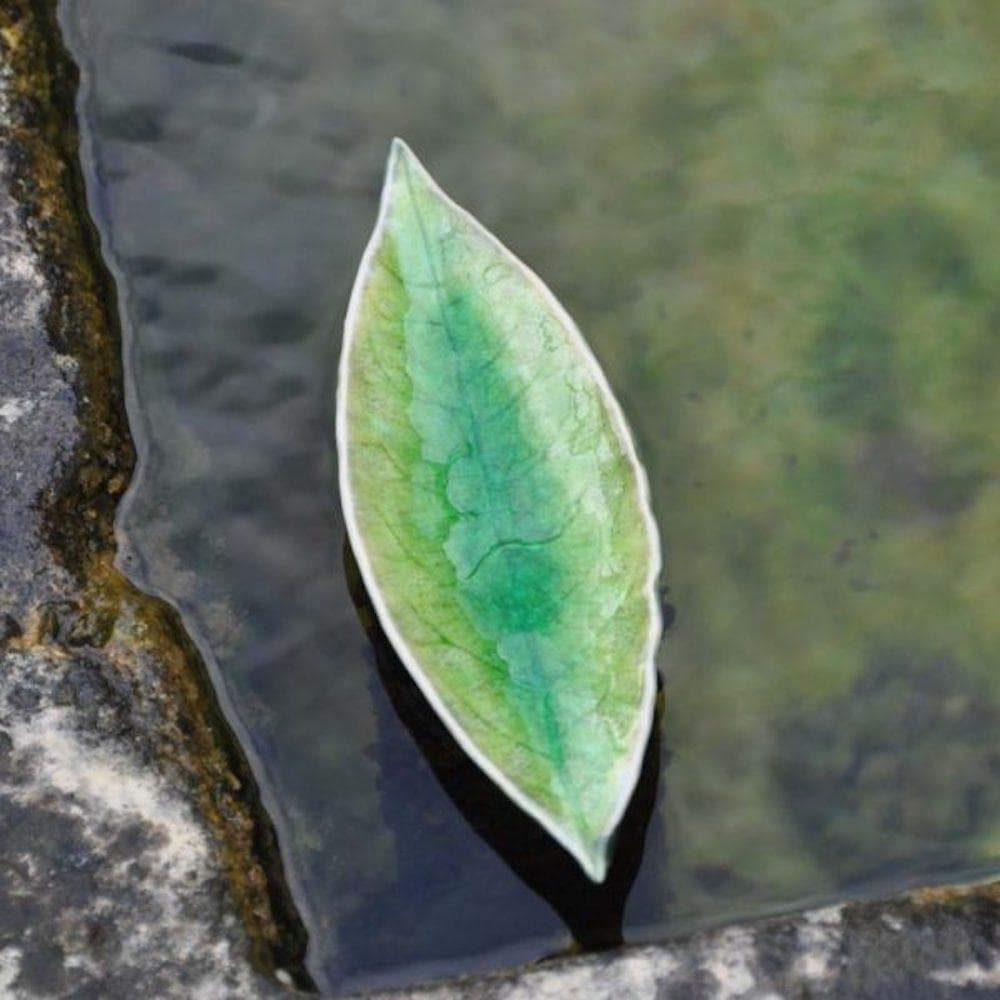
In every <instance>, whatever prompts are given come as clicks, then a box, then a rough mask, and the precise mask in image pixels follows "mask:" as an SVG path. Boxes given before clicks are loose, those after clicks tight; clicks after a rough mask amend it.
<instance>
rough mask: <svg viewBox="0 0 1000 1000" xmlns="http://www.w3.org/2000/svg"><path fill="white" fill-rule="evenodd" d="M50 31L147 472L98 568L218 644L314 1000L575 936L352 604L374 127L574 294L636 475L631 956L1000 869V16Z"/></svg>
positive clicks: (448, 6) (357, 19)
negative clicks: (73, 62) (761, 920)
mask: <svg viewBox="0 0 1000 1000" xmlns="http://www.w3.org/2000/svg"><path fill="white" fill-rule="evenodd" d="M62 17H63V22H64V24H65V26H66V29H67V34H68V40H69V42H70V44H71V47H72V49H73V51H74V53H75V55H76V57H77V59H78V61H79V63H80V65H81V70H82V74H83V82H84V90H83V93H82V97H81V115H82V125H83V132H84V143H85V154H86V160H87V170H88V175H89V176H88V184H89V196H90V199H91V204H92V207H93V211H94V214H95V217H96V219H97V222H98V224H99V226H100V228H101V231H102V237H103V240H104V246H105V250H106V253H107V255H108V259H109V261H110V262H111V264H112V266H113V268H114V270H115V272H116V275H117V277H118V280H119V287H120V290H121V296H122V308H123V315H124V321H125V328H126V330H125V332H126V338H127V359H126V360H127V366H128V373H129V378H130V383H131V384H130V391H131V396H132V398H131V420H132V426H133V431H134V433H135V434H136V436H137V438H138V442H139V445H140V450H141V455H142V461H141V468H140V472H139V475H138V476H137V479H136V481H135V483H134V484H133V486H132V489H131V491H130V494H129V497H128V501H127V503H126V505H125V506H124V508H123V510H122V513H121V518H120V529H121V534H122V537H123V540H124V552H123V557H122V559H123V565H124V566H125V567H126V569H127V570H128V572H129V573H130V574H131V575H132V576H133V577H134V578H135V579H136V580H137V581H139V582H140V583H141V584H142V585H144V586H146V587H148V588H150V589H152V590H155V591H157V592H159V593H162V594H164V595H166V596H168V597H169V598H170V599H171V600H172V601H174V602H175V603H176V604H177V605H178V607H179V608H180V609H181V611H182V612H183V615H184V617H185V620H186V621H187V623H188V626H189V628H190V630H191V632H192V634H193V635H194V636H195V637H196V638H197V640H198V641H199V643H200V645H201V646H202V649H203V650H204V652H205V653H206V656H207V657H208V658H209V660H210V663H211V665H212V668H213V672H214V674H215V676H216V680H217V682H218V683H219V684H220V685H221V691H222V695H223V697H224V700H225V702H226V707H227V709H228V711H229V713H230V715H231V717H232V719H233V722H234V725H236V726H237V728H238V730H239V731H240V732H241V734H242V736H243V738H244V740H245V742H246V744H247V746H248V748H249V751H250V753H251V755H252V757H253V759H254V762H255V765H256V767H257V771H258V775H259V777H260V780H261V783H262V786H263V789H264V793H265V797H266V800H267V803H268V806H269V808H270V809H271V812H272V814H273V816H274V818H275V820H276V822H277V824H278V827H279V830H280V832H281V836H282V846H283V851H284V856H285V860H286V865H287V868H288V873H289V877H290V879H291V881H292V883H293V886H294V888H295V890H296V892H297V895H298V898H299V901H300V904H301V906H302V909H303V914H304V917H305V919H306V921H307V923H308V925H309V929H310V933H311V944H310V956H309V960H310V966H311V969H312V971H313V973H314V974H315V976H316V978H317V980H318V981H319V982H320V984H321V985H322V986H324V987H325V988H328V989H347V988H358V987H361V986H364V985H371V984H376V983H406V982H411V981H413V980H415V979H419V978H425V977H427V976H432V975H438V974H444V973H451V972H456V971H465V970H474V969H484V968H490V967H495V966H497V965H501V964H505V963H509V962H514V961H519V960H525V959H529V958H534V957H538V956H541V955H544V954H547V953H551V952H552V951H556V950H559V949H560V948H563V947H565V946H566V945H567V944H568V942H569V935H568V933H567V931H566V930H565V926H564V924H563V922H562V921H561V920H560V918H559V916H557V914H556V912H555V910H554V909H553V908H552V907H551V906H550V905H549V904H548V903H547V902H545V901H544V899H543V898H542V897H541V896H540V895H538V894H536V893H535V892H533V891H532V890H531V889H529V888H528V887H527V885H526V884H525V882H524V881H522V879H521V878H520V877H519V876H518V875H516V874H515V873H514V871H513V870H512V868H511V866H510V865H508V863H507V862H506V861H504V860H502V859H501V857H500V855H499V854H498V853H496V851H495V850H494V848H493V847H491V846H490V843H493V844H494V846H496V847H498V849H500V850H506V851H507V852H508V855H510V853H511V852H514V855H515V856H514V858H513V861H514V867H518V864H519V861H518V858H517V857H516V854H517V851H518V850H519V848H518V843H521V844H522V847H523V845H524V843H526V841H518V840H517V838H516V837H515V838H514V842H513V846H511V845H510V844H507V845H504V844H501V843H498V842H497V836H495V834H496V831H495V830H491V829H489V828H488V823H487V824H486V826H487V828H486V829H484V830H483V831H482V832H484V833H485V834H486V837H485V839H484V838H483V837H480V836H479V835H478V834H477V833H476V832H474V831H473V829H472V827H471V826H470V823H469V822H467V820H466V818H464V817H463V813H462V811H460V809H459V808H456V804H455V802H453V801H452V798H450V797H449V795H448V794H446V792H445V791H444V790H443V789H442V786H441V785H440V784H439V780H438V777H437V776H436V774H437V775H443V774H445V772H446V771H447V770H448V769H447V767H444V766H442V765H441V763H440V761H439V760H436V759H433V758H434V750H433V747H429V746H428V744H429V743H433V742H434V739H433V735H431V736H428V735H427V732H425V727H430V723H429V722H428V721H427V719H426V718H424V717H423V716H421V714H420V709H419V705H418V706H416V708H415V709H414V710H413V711H410V709H409V708H407V704H408V699H409V694H408V693H407V691H406V687H405V683H402V682H400V681H399V678H398V677H396V675H395V673H394V668H393V664H392V663H391V662H390V660H391V658H388V657H387V656H386V655H385V652H384V650H383V651H382V652H381V653H380V654H379V657H378V664H376V655H375V653H374V652H373V649H372V645H371V643H370V642H369V640H368V638H367V637H366V634H365V631H364V629H363V627H362V625H361V623H360V622H359V618H358V614H357V613H356V612H355V609H354V606H353V604H352V601H351V599H350V596H349V592H348V575H347V574H346V573H345V569H344V561H343V536H344V531H343V525H342V522H341V518H340V511H339V501H338V497H337V494H336V486H335V483H336V475H335V472H336V470H335V455H334V447H333V391H334V373H335V364H336V359H337V356H338V351H339V337H340V325H341V323H342V319H343V315H344V311H345V308H346V302H347V296H348V292H349V289H350V284H351V281H352V279H353V275H354V271H355V269H356V267H357V263H358V260H359V258H360V255H361V251H362V249H363V246H364V243H365V241H366V239H367V236H368V233H369V231H370V228H371V226H372V224H373V222H374V217H375V210H376V204H377V197H378V189H379V185H380V180H381V176H380V175H381V169H382V164H383V160H384V157H385V155H386V153H387V149H388V141H389V139H390V138H391V136H393V135H394V134H399V135H402V136H404V137H406V138H407V139H408V140H409V141H410V142H411V144H412V145H413V146H414V148H415V149H416V151H417V152H418V154H419V155H420V156H421V157H422V158H423V159H424V161H425V162H426V164H427V165H428V166H429V168H430V169H431V170H432V171H433V172H434V173H435V175H436V176H437V178H438V179H439V180H440V181H441V183H442V184H443V186H444V187H445V189H446V190H448V191H449V192H450V193H451V194H452V195H453V196H454V197H455V198H456V199H457V200H458V201H459V202H460V203H462V204H464V205H465V206H467V207H468V208H470V209H471V210H472V211H473V212H474V213H475V214H476V215H477V216H478V217H479V218H480V219H482V220H483V221H484V222H485V223H486V224H487V225H488V226H489V227H490V228H491V229H492V230H493V231H494V232H496V233H497V234H498V235H499V236H500V237H501V238H502V239H503V240H504V241H505V242H506V243H507V244H508V245H509V246H510V247H511V248H512V249H514V251H515V252H517V253H518V254H519V255H520V256H522V257H523V258H524V259H525V260H526V261H528V263H530V264H531V265H533V266H534V267H535V268H536V270H538V271H539V273H540V274H541V275H542V276H543V277H544V278H545V279H546V280H547V281H548V282H549V284H550V285H551V286H552V288H553V290H554V291H555V292H556V294H557V295H558V296H559V297H560V299H561V300H562V301H563V302H564V304H565V305H566V306H567V308H568V309H569V310H570V312H571V313H572V314H573V315H574V316H575V318H576V319H577V321H578V323H579V325H580V326H581V328H582V329H583V331H584V333H585V335H586V336H587V337H588V339H589V341H590V343H591V345H592V346H593V348H594V351H595V353H596V354H597V356H598V358H599V359H600V361H601V362H602V364H603V365H604V367H605V369H606V371H607V373H608V376H609V378H610V380H611V382H612V384H613V386H614V388H615V390H616V392H617V394H618V396H619V398H620V400H621V402H622V404H623V407H624V409H625V411H626V413H627V415H628V417H629V419H630V421H631V423H632V425H633V428H634V430H635V432H636V436H637V439H638V443H639V447H640V451H641V454H642V456H643V458H644V460H645V462H646V465H647V467H648V470H649V473H650V478H651V484H652V489H653V499H654V505H655V509H656V514H657V517H658V520H659V523H660V526H661V532H662V535H663V544H664V555H665V563H666V569H665V573H664V581H665V583H666V584H668V585H669V587H670V592H669V595H668V598H667V599H668V600H669V602H670V603H671V604H672V605H673V607H675V608H676V621H675V622H674V624H673V625H672V626H671V628H670V630H669V633H668V637H667V642H666V643H665V645H664V647H663V649H662V650H661V652H660V656H659V660H658V664H659V667H660V670H661V673H662V674H663V676H664V679H665V696H666V711H665V716H664V720H663V726H662V729H661V730H660V732H661V744H662V745H661V747H660V748H658V749H659V750H660V753H659V779H658V789H659V792H658V797H657V800H656V805H655V808H653V809H652V815H651V817H650V818H649V826H648V830H646V831H645V838H646V843H645V852H644V854H643V855H642V864H641V867H640V868H639V871H638V875H637V877H636V882H635V886H634V888H633V889H632V892H631V895H630V896H629V898H628V905H627V907H626V909H625V915H624V925H625V936H626V938H627V939H628V940H630V941H638V940H644V939H648V938H652V937H655V936H658V935H661V934H664V933H670V932H675V931H679V930H682V929H686V928H689V927H691V926H694V925H698V924H701V923H706V922H712V921H718V920H721V919H724V918H727V917H730V916H733V915H738V914H756V913H762V912H766V911H770V910H773V909H778V908H782V907H790V906H794V905H799V904H802V903H804V902H806V901H810V900H816V899H822V898H833V897H843V896H850V895H858V894H865V893H871V892H875V891H883V890H889V889H891V888H895V887H899V886H903V885H907V884H911V883H913V882H916V881H925V880H933V879H944V878H956V877H960V876H962V875H963V874H971V873H974V872H977V871H982V870H984V869H989V868H990V867H991V866H993V867H994V868H995V867H996V866H997V864H998V863H1000V781H998V779H1000V746H998V739H997V733H998V732H1000V662H998V656H1000V653H998V650H1000V616H998V615H997V614H996V612H995V605H996V597H997V594H998V593H1000V560H998V559H997V555H996V553H997V546H998V543H1000V472H998V470H1000V230H998V228H997V226H996V218H997V208H998V206H1000V124H998V120H997V118H996V114H995V108H996V100H997V97H998V96H1000V67H998V64H997V61H996V59H995V53H996V51H997V46H998V44H1000V10H998V11H995V10H994V9H993V7H992V6H990V5H985V4H979V3H975V2H964V3H963V2H958V3H956V2H954V0H893V2H886V3H884V4H872V3H870V2H869V0H863V2H862V0H832V2H830V3H827V4H822V5H817V4H814V3H806V2H788V0H767V2H765V0H749V2H744V3H740V4H730V3H722V2H713V3H706V2H704V0H676V2H673V3H669V4H664V3H661V2H654V0H631V2H627V3H620V4H607V3H604V2H598V0H576V2H575V3H569V2H568V0H556V2H552V3H547V4H537V3H529V2H527V0H524V2H517V3H511V4H505V5H493V6H490V5H484V4H481V3H475V2H473V0H450V2H444V0H440V2H431V0H410V2H405V3H404V2H403V0H364V2H361V0H357V2H347V0H343V2H330V0H326V2H322V0H296V2H295V3H291V2H278V0H273V2H270V3H257V4H251V3H240V2H236V0H216V2H215V3H212V4H210V5H208V4H203V3H194V2H187V3H175V4H169V5H164V4H159V3H153V2H151V0H127V2H126V0H88V2H87V3H81V2H79V0H64V2H63V5H62ZM410 707H411V708H412V707H413V706H410ZM406 723H409V725H410V727H411V728H412V730H413V734H411V729H409V728H407V724H406ZM414 736H416V737H417V739H416V740H415V738H414ZM418 740H419V741H421V742H422V743H423V744H424V747H425V749H429V751H430V753H431V758H432V759H431V760H430V762H429V760H428V758H427V757H425V755H424V754H423V753H422V752H421V751H420V749H418V745H417V742H418ZM432 764H434V765H435V766H434V767H432ZM654 764H655V761H654ZM453 770H454V769H453ZM648 774H649V775H651V777H650V778H649V780H650V781H653V782H654V787H656V785H655V782H656V770H655V766H652V770H650V771H648ZM445 777H446V780H452V781H453V784H452V786H450V787H449V791H450V793H451V795H452V796H453V797H455V798H456V800H457V802H458V804H459V805H460V806H464V808H465V809H466V814H468V815H469V816H470V819H471V820H472V821H473V823H475V821H476V810H477V809H478V808H479V806H477V805H476V802H478V801H479V799H477V795H478V793H476V794H473V795H471V796H470V795H465V794H464V792H463V789H464V790H466V791H467V790H468V785H469V783H470V782H472V783H474V777H469V776H468V775H464V776H463V775H462V774H459V775H458V777H457V778H456V777H455V775H454V774H452V776H451V778H450V779H449V778H447V775H445ZM455 782H457V784H455ZM650 797H651V796H650ZM470 802H471V803H472V805H471V806H470V805H469V803H470ZM484 808H486V807H485V806H484ZM644 808H645V807H644ZM470 809H471V812H470ZM489 809H499V807H496V805H495V803H494V804H492V805H489ZM489 809H487V812H486V813H484V815H488V816H489V817H493V816H499V817H502V816H503V813H502V810H501V811H499V812H489ZM646 811H648V810H646ZM639 812H640V813H641V812H643V809H640V810H639ZM508 820H509V822H510V823H511V824H513V825H516V820H515V819H510V817H507V820H503V822H507V821H508ZM644 820H645V817H644V816H639V818H638V819H637V821H636V824H635V830H634V831H633V832H632V833H631V834H630V837H631V841H632V845H631V848H630V850H632V851H633V853H634V855H635V857H634V858H633V859H632V860H634V861H636V862H637V859H638V851H639V842H640V841H641V839H642V833H643V825H644ZM497 822H500V820H497ZM481 825H482V824H481ZM519 836H520V834H519ZM525 836H528V835H527V834H525ZM491 838H492V839H491ZM499 839H500V840H502V839H503V838H502V837H501V838H499ZM535 846H536V847H537V845H535ZM524 849H525V850H527V848H524ZM534 849H535V848H532V850H534ZM538 850H541V848H538ZM508 860H510V857H508ZM520 860H522V861H523V860H524V859H523V858H522V859H520ZM623 865H624V866H625V868H627V867H628V864H626V863H625V862H623ZM519 870H522V874H525V872H524V871H523V865H521V868H520V869H519ZM623 871H624V868H623ZM627 874H628V875H630V874H631V872H629V873H627ZM526 877H527V878H529V881H530V879H531V878H532V876H531V874H530V873H528V874H527V875H526ZM623 878H626V876H624V875H623ZM626 881H627V879H626ZM533 884H536V885H537V880H536V882H535V883H533ZM574 891H575V890H574ZM581 898H582V897H581ZM587 898H589V897H587ZM556 902H557V903H559V902H560V901H559V900H556ZM562 902H563V903H565V901H564V900H563V901H562ZM566 905H567V906H569V908H570V909H571V908H572V906H570V905H569V904H566ZM579 905H583V906H584V907H586V905H589V904H587V903H586V902H584V903H582V904H579ZM598 905H603V903H601V904H598V903H594V906H598ZM565 908H566V907H564V910H565ZM612 909H613V907H612Z"/></svg>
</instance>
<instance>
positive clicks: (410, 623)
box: [337, 139, 660, 882]
mask: <svg viewBox="0 0 1000 1000" xmlns="http://www.w3.org/2000/svg"><path fill="white" fill-rule="evenodd" d="M337 446H338V455H339V462H340V491H341V499H342V503H343V508H344V516H345V521H346V524H347V531H348V536H349V539H350V543H351V546H352V548H353V550H354V554H355V557H356V559H357V562H358V566H359V568H360V571H361V575H362V578H363V579H364V582H365V585H366V587H367V589H368V592H369V595H370V597H371V600H372V603H373V605H374V607H375V610H376V612H377V614H378V616H379V619H380V622H381V625H382V627H383V629H384V630H385V632H386V634H387V636H388V638H389V640H390V641H391V642H392V644H393V647H394V648H395V650H396V652H397V653H398V655H399V657H400V659H401V660H402V662H403V664H404V665H405V666H406V668H407V670H408V671H409V672H410V674H411V675H412V676H413V678H414V680H415V681H416V683H417V684H418V685H419V687H420V689H421V691H422V692H423V694H424V695H425V696H426V698H427V700H428V701H429V703H430V704H431V705H432V706H433V708H434V710H435V711H436V712H437V713H438V715H439V716H440V718H441V720H442V721H443V722H444V724H445V725H446V726H447V728H448V730H449V731H450V732H451V734H452V735H453V736H454V737H455V739H456V740H457V741H458V743H459V744H460V745H461V746H462V748H463V749H464V751H465V752H466V753H468V755H469V756H470V757H471V758H472V759H473V760H474V761H475V763H476V764H477V765H478V766H479V767H480V768H482V770H483V771H484V772H485V773H486V774H487V775H488V776H489V777H490V778H491V779H492V780H493V781H494V782H496V784H497V785H498V786H499V787H500V788H501V789H502V790H503V791H504V792H505V793H506V794H507V795H508V796H509V797H510V798H511V799H512V800H513V801H514V802H515V803H517V804H518V805H519V806H520V807H521V808H522V809H524V810H525V811H526V812H527V813H528V814H529V815H531V816H532V817H533V818H534V819H535V820H537V821H538V822H539V823H540V824H541V825H542V826H543V827H544V828H545V829H546V830H547V831H548V832H549V833H550V834H551V835H552V836H553V837H554V838H555V839H556V840H557V841H558V842H559V843H560V844H561V845H562V846H563V847H565V848H566V850H568V851H569V852H570V853H571V854H572V855H573V856H574V857H575V858H576V859H577V861H578V862H579V863H580V865H581V867H582V868H583V870H584V871H585V872H586V874H587V875H588V876H589V877H590V878H591V879H592V880H594V881H596V882H600V881H603V879H604V877H605V875H606V872H607V865H608V854H609V848H610V844H611V838H612V835H613V833H614V830H615V828H616V826H617V825H618V822H619V820H620V819H621V817H622V814H623V812H624V810H625V807H626V805H627V803H628V800H629V798H630V796H631V794H632V790H633V788H634V786H635V783H636V780H637V778H638V774H639V769H640V766H641V762H642V758H643V752H644V750H645V746H646V742H647V740H648V738H649V731H650V725H651V721H652V716H653V699H654V693H655V686H656V685H655V668H654V665H653V656H654V652H655V649H656V645H657V643H658V640H659V635H660V615H659V605H658V600H657V595H656V579H657V575H658V573H659V569H660V555H659V552H660V549H659V540H658V535H657V530H656V526H655V523H654V521H653V517H652V514H651V512H650V504H649V489H648V485H647V481H646V475H645V473H644V471H643V468H642V466H641V465H640V463H639V461H638V458H637V457H636V452H635V447H634V445H633V443H632V439H631V435H630V433H629V430H628V427H627V425H626V422H625V419H624V417H623V415H622V412H621V409H620V407H619V405H618V403H617V402H616V400H615V399H614V396H613V395H612V392H611V390H610V388H609V386H608V383H607V380H606V378H605V377H604V375H603V373H602V372H601V370H600V368H599V366H598V364H597V362H596V360H595V359H594V356H593V355H592V354H591V352H590V350H589V348H588V347H587V345H586V343H585V341H584V340H583V337H582V336H581V334H580V332H579V331H578V330H577V328H576V326H575V324H574V323H573V321H572V320H571V319H570V317H569V316H568V315H567V313H566V311H565V310H564V309H563V308H562V306H560V304H559V303H558V302H557V301H556V299H555V297H554V296H553V294H552V293H551V292H550V291H549V289H548V288H546V286H545V285H544V284H543V283H542V281H541V280H540V279H539V278H538V277H537V276H536V275H535V274H534V273H533V272H532V271H531V270H530V269H529V268H528V267H527V266H526V265H524V264H523V263H522V262H521V261H519V260H518V259H517V258H516V257H515V256H514V255H513V254H512V253H511V252H510V251H509V250H507V249H506V248H505V247H504V246H503V245H502V244H501V243H500V242H499V241H498V240H497V239H496V238H495V237H494V236H493V235H492V234H490V233H489V232H488V231H487V230H486V229H485V228H484V227H483V226H482V225H481V224H480V223H479V222H477V221H476V220H475V219H474V218H473V217H472V216H471V215H469V213H467V212H466V211H464V210H463V209H462V208H460V207H459V206H458V205H456V204H455V203H454V202H453V201H451V199H449V198H448V196H447V195H446V194H444V192H443V191H442V190H441V189H440V188H439V187H438V185H437V184H436V183H435V181H434V180H433V178H432V177H431V176H430V174H429V173H428V172H427V170H426V169H425V168H424V167H423V166H422V165H421V163H420V162H419V161H418V160H417V158H416V156H415V155H414V154H413V152H412V151H411V150H410V149H409V147H408V146H407V145H406V144H405V143H404V142H402V141H401V140H399V139H396V140H394V141H393V143H392V149H391V152H390V155H389V162H388V166H387V171H386V179H385V186H384V189H383V192H382V200H381V207H380V210H379V215H378V220H377V222H376V225H375V230H374V232H373V234H372V236H371V240H370V242H369V244H368V247H367V249H366V250H365V253H364V257H363V259H362V262H361V266H360V269H359V271H358V275H357V278H356V281H355V285H354V289H353V292H352V294H351V300H350V305H349V308H348V313H347V320H346V327H345V333H344V344H343V349H342V354H341V360H340V372H339V381H338V390H337Z"/></svg>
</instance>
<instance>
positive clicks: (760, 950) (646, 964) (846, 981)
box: [368, 883, 1000, 1000]
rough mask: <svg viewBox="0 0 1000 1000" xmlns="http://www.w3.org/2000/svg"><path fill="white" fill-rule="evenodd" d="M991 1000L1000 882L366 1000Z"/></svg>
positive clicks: (998, 981)
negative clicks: (635, 999)
mask: <svg viewBox="0 0 1000 1000" xmlns="http://www.w3.org/2000/svg"><path fill="white" fill-rule="evenodd" d="M473 996H474V997H477V998H478V1000H575V998H580V1000H621V998H626V997H643V998H645V997H648V998H657V1000H668V998H670V1000H819V998H831V1000H833V998H835V1000H861V998H873V1000H932V998H933V1000H948V998H955V1000H957V998H959V997H961V998H963V1000H978V998H981V1000H987V998H995V997H997V996H1000V883H994V884H992V885H986V886H980V887H977V888H970V889H929V890H923V891H921V892H918V893H914V894H912V895H910V896H906V897H902V898H900V899H896V900H890V901H887V902H876V903H852V904H845V905H841V906H829V907H825V908H822V909H817V910H809V911H806V912H805V913H801V914H796V915H793V916H788V917H781V918H777V919H773V920H764V921H760V922H758V923H750V924H746V925H743V926H739V927H727V928H722V929H721V930H717V931H710V932H706V933H703V934H697V935H694V936H693V937H690V938H687V939H685V940H681V941H677V942H674V943H670V944H664V945H653V946H649V947H637V948H630V949H625V950H623V951H618V952H605V953H603V954H598V955H591V956H584V957H581V958H578V959H571V960H564V961H559V962H552V963H543V964H540V965H538V966H536V967H535V968H534V969H529V970H525V971H519V972H516V973H513V974H510V975H501V976H494V977H488V978H485V979H476V980H472V979H468V980H460V981H456V982H454V983H450V984H444V985H442V986H440V987H437V988H433V989H428V990H422V991H421V990H418V991H400V992H391V993H378V994H375V993H373V994H369V995H368V997H369V1000H376V998H377V1000H390V998H393V997H395V998H396V1000H404V998H405V1000H458V998H460V997H473Z"/></svg>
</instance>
